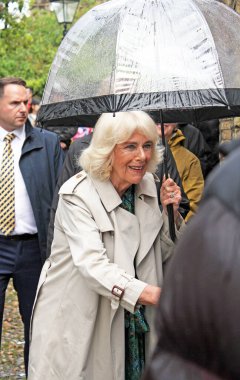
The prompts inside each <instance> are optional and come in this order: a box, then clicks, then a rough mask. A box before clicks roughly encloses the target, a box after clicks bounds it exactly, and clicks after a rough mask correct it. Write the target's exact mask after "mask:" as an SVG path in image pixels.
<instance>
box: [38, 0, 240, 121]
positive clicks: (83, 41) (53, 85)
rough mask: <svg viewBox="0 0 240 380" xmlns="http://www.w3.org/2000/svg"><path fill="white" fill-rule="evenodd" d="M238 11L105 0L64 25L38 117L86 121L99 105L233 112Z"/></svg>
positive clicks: (181, 1)
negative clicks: (65, 27) (72, 22)
mask: <svg viewBox="0 0 240 380" xmlns="http://www.w3.org/2000/svg"><path fill="white" fill-rule="evenodd" d="M239 36H240V16H239V15H238V14H237V13H236V12H234V11H233V10H232V9H231V8H229V7H227V6H225V5H224V4H222V3H220V2H218V1H215V0H112V1H108V2H106V3H103V4H102V5H99V6H97V7H95V8H93V9H92V10H90V11H89V12H87V13H86V14H85V15H84V16H83V17H81V18H80V19H79V20H78V22H77V23H76V24H75V25H74V26H73V27H72V28H71V29H70V31H69V32H68V33H67V35H66V37H65V38H64V40H63V41H62V43H61V45H60V47H59V49H58V52H57V54H56V56H55V59H54V61H53V64H52V67H51V70H50V73H49V77H48V81H47V84H46V87H45V91H44V96H43V101H42V106H41V109H40V112H39V115H38V121H39V122H40V123H42V124H43V125H58V126H66V125H69V124H70V125H75V124H76V125H77V124H79V123H83V124H88V125H93V124H94V123H95V121H96V119H97V117H98V116H99V115H100V114H101V113H103V112H113V113H114V112H118V111H127V110H140V109H141V110H146V111H153V112H158V111H159V110H161V112H162V115H163V119H164V121H165V122H196V121H201V120H207V119H211V118H221V117H228V116H235V115H239V114H240V38H239Z"/></svg>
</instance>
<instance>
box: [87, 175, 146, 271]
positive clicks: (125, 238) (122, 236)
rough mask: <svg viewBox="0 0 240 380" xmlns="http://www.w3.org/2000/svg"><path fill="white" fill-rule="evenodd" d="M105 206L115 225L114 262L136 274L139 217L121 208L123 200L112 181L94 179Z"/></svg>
mask: <svg viewBox="0 0 240 380" xmlns="http://www.w3.org/2000/svg"><path fill="white" fill-rule="evenodd" d="M92 181H93V182H94V185H95V188H96V190H97V192H98V194H99V196H100V199H101V201H102V204H103V206H104V207H105V209H106V210H107V212H108V213H109V215H110V217H111V219H112V222H113V225H114V234H115V242H117V244H116V246H115V249H114V262H115V263H116V264H118V265H119V267H120V268H124V269H125V270H126V271H128V273H129V274H132V275H133V276H135V273H134V270H133V268H134V266H133V262H134V259H135V256H136V254H137V251H138V247H139V244H140V229H139V221H138V219H137V217H136V216H135V215H133V214H131V213H130V212H128V211H126V210H124V209H123V208H120V207H118V206H120V204H121V203H122V200H121V198H120V196H119V195H118V193H117V191H116V190H115V188H114V187H113V185H112V183H111V181H104V182H103V181H99V180H97V179H95V178H94V179H92Z"/></svg>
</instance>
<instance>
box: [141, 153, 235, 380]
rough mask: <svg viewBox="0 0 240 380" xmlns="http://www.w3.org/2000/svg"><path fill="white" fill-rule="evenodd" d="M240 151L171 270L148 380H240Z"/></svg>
mask: <svg viewBox="0 0 240 380" xmlns="http://www.w3.org/2000/svg"><path fill="white" fill-rule="evenodd" d="M239 161H240V149H239V148H238V149H236V150H235V151H234V152H233V153H231V154H230V156H229V157H228V158H227V159H226V161H225V162H224V164H223V165H222V166H221V167H220V168H217V169H216V170H214V171H213V173H212V174H211V175H210V177H209V179H208V182H207V187H206V190H205V193H204V197H203V201H202V203H201V205H200V207H199V210H198V213H197V215H196V216H195V217H194V219H193V220H192V221H191V222H190V224H189V226H188V228H187V229H186V232H185V233H184V235H183V237H182V238H181V239H180V241H179V244H178V245H177V248H176V252H175V255H174V257H173V259H172V261H171V262H170V265H169V267H168V270H167V273H166V276H165V280H164V285H163V290H162V294H161V298H160V304H159V309H158V317H157V331H158V336H159V340H158V346H157V348H156V351H155V354H154V357H153V359H152V361H151V363H150V365H149V367H148V369H147V371H146V375H145V379H144V380H157V379H161V380H205V379H213V378H214V376H219V378H221V379H228V380H239V379H240V344H239V342H240V323H239V321H240V302H239V299H240V276H239V268H240V233H239V231H240V172H239Z"/></svg>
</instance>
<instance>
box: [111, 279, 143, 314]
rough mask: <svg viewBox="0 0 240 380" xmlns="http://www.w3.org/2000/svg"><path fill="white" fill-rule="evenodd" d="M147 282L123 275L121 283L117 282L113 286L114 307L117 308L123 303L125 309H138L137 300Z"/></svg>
mask: <svg viewBox="0 0 240 380" xmlns="http://www.w3.org/2000/svg"><path fill="white" fill-rule="evenodd" d="M146 286H147V284H146V283H145V282H143V281H140V280H137V279H136V278H134V277H132V276H129V275H127V274H126V276H123V281H122V283H121V284H116V285H114V286H113V288H112V294H113V298H112V302H111V304H112V307H113V308H117V307H118V306H119V305H121V306H122V307H123V308H124V309H126V310H128V311H130V313H134V312H135V311H136V309H137V301H138V299H139V297H140V294H141V293H142V291H143V289H144V288H145V287H146Z"/></svg>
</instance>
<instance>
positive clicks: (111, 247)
mask: <svg viewBox="0 0 240 380" xmlns="http://www.w3.org/2000/svg"><path fill="white" fill-rule="evenodd" d="M135 194H136V201H135V215H132V214H131V213H129V212H127V211H126V210H124V209H123V208H121V207H118V206H119V205H120V204H121V199H120V197H119V195H118V193H117V192H116V190H115V189H114V187H113V186H112V184H111V182H110V181H108V182H101V181H98V180H96V179H94V180H93V179H90V178H89V177H88V176H87V175H86V173H85V172H81V173H79V174H77V175H75V176H74V177H72V178H71V179H70V180H68V181H67V182H66V183H65V184H64V185H63V186H62V188H61V189H60V200H59V205H58V209H57V213H56V220H55V232H54V241H53V245H52V253H51V256H50V257H49V259H48V260H47V261H46V262H45V265H44V267H43V269H42V273H41V276H40V280H39V285H38V291H37V296H36V301H35V305H34V309H33V318H32V332H31V346H30V360H29V377H28V380H43V379H46V380H124V379H125V374H124V370H125V369H124V360H125V359H124V355H125V352H124V350H125V348H124V346H125V345H124V308H125V309H126V310H129V311H130V312H133V311H134V310H135V307H136V302H137V299H138V298H139V295H140V294H141V292H142V290H143V289H144V287H145V286H146V284H152V285H158V286H161V285H162V278H163V273H162V263H163V262H164V261H166V260H167V259H168V257H169V256H170V255H171V253H172V250H173V243H172V241H171V240H170V238H169V235H168V223H167V218H166V217H165V216H162V214H161V212H160V210H159V207H158V201H157V194H156V186H155V183H154V178H153V176H152V175H151V174H149V173H147V174H146V175H145V176H144V178H143V180H142V182H141V183H140V184H139V185H138V186H136V193H135ZM160 240H161V242H160ZM134 259H135V265H136V272H137V277H138V279H139V280H137V279H135V272H134ZM121 289H124V292H122V290H121ZM112 290H113V293H114V294H113V293H112ZM120 296H122V298H120ZM146 318H147V320H148V323H149V325H150V330H151V331H150V333H148V334H147V337H146V341H147V342H146V355H147V356H148V355H149V354H150V353H151V351H152V349H153V347H154V344H155V332H154V323H153V320H154V307H146Z"/></svg>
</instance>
